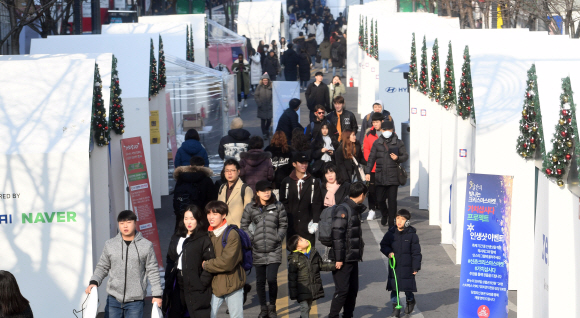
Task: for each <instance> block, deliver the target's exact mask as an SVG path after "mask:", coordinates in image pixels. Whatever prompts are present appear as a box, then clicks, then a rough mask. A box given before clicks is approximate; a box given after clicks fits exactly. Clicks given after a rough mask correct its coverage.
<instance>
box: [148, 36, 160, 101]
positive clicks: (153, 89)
mask: <svg viewBox="0 0 580 318" xmlns="http://www.w3.org/2000/svg"><path fill="white" fill-rule="evenodd" d="M150 51H151V53H150V63H151V64H150V66H149V69H150V71H151V72H150V73H149V100H151V97H152V96H155V95H157V94H158V93H159V83H158V80H157V61H156V60H155V53H154V52H155V48H154V47H153V40H151V50H150Z"/></svg>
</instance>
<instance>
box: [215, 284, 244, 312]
mask: <svg viewBox="0 0 580 318" xmlns="http://www.w3.org/2000/svg"><path fill="white" fill-rule="evenodd" d="M224 301H225V302H226V304H227V305H228V310H229V311H230V318H244V289H243V288H240V289H238V290H236V291H235V292H233V293H230V294H227V295H224V296H221V297H217V296H216V295H211V318H216V317H217V313H218V310H219V309H220V306H221V305H222V304H223V303H224Z"/></svg>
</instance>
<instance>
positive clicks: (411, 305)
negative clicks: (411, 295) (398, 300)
mask: <svg viewBox="0 0 580 318" xmlns="http://www.w3.org/2000/svg"><path fill="white" fill-rule="evenodd" d="M415 303H416V301H415V299H413V300H411V301H408V300H407V308H405V313H406V314H407V315H409V316H411V313H412V312H413V309H415Z"/></svg>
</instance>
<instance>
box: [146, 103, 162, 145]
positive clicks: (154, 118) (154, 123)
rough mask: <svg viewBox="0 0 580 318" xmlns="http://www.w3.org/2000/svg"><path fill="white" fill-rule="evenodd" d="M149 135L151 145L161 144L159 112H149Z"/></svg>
mask: <svg viewBox="0 0 580 318" xmlns="http://www.w3.org/2000/svg"><path fill="white" fill-rule="evenodd" d="M149 130H150V131H149V134H150V136H151V144H152V145H153V144H160V143H161V140H160V138H161V134H160V133H159V111H158V110H152V111H150V112H149Z"/></svg>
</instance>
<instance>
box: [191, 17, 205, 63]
mask: <svg viewBox="0 0 580 318" xmlns="http://www.w3.org/2000/svg"><path fill="white" fill-rule="evenodd" d="M206 27H207V23H206ZM206 31H207V29H206ZM207 47H209V44H208V42H207V32H206V48H207ZM189 52H191V59H190V61H192V62H195V48H194V47H193V27H192V26H191V24H190V25H189Z"/></svg>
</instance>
